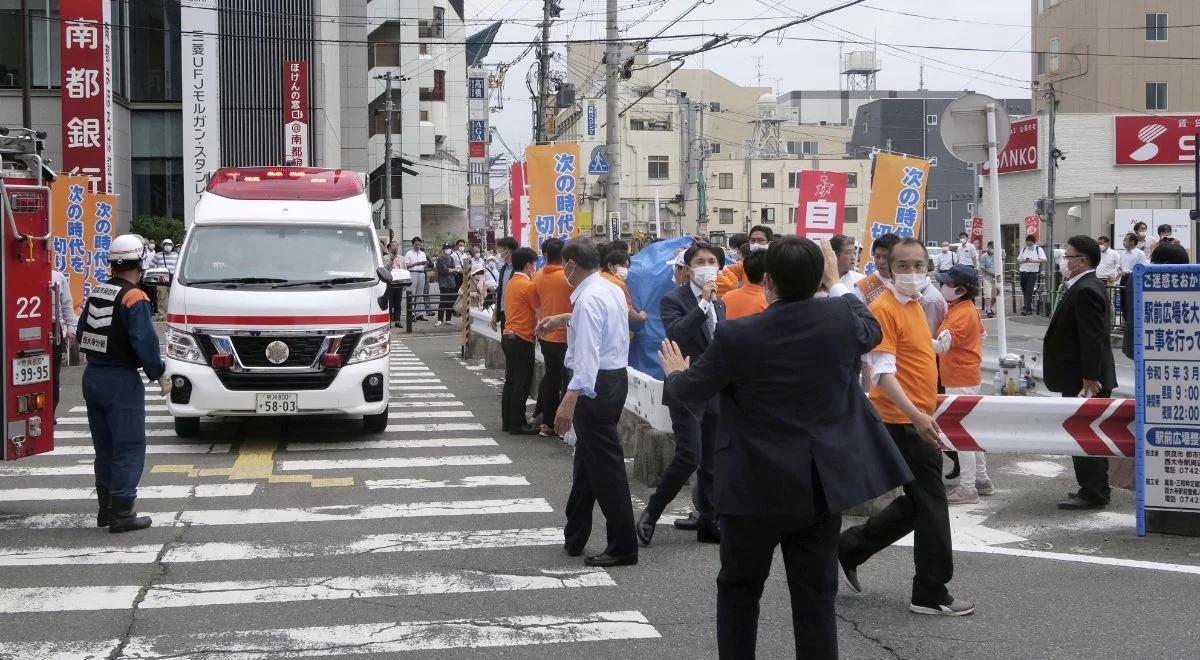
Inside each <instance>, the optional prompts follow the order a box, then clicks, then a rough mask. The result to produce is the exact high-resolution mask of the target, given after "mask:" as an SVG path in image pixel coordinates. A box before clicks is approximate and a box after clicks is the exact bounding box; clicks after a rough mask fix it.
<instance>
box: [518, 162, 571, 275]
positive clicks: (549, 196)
mask: <svg viewBox="0 0 1200 660" xmlns="http://www.w3.org/2000/svg"><path fill="white" fill-rule="evenodd" d="M525 159H526V174H527V175H528V177H529V215H530V217H531V218H532V219H533V223H532V231H531V232H530V246H531V247H532V248H533V249H534V251H535V252H537V253H538V254H539V255H540V254H541V252H542V242H544V241H545V240H546V239H548V238H558V239H561V240H563V241H567V240H570V239H571V238H574V237H576V236H579V234H580V224H579V222H578V221H577V218H576V201H577V197H576V194H577V192H576V189H575V188H576V185H577V183H578V177H579V145H578V144H550V145H537V146H532V147H529V148H527V149H526V150H525Z"/></svg>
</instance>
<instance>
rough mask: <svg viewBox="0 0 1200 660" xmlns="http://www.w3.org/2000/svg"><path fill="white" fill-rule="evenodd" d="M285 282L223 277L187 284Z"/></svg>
mask: <svg viewBox="0 0 1200 660" xmlns="http://www.w3.org/2000/svg"><path fill="white" fill-rule="evenodd" d="M286 281H287V280H281V279H279V278H278V277H224V278H221V279H216V280H188V284H274V283H276V282H286Z"/></svg>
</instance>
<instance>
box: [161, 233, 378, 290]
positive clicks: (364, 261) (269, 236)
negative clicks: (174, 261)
mask: <svg viewBox="0 0 1200 660" xmlns="http://www.w3.org/2000/svg"><path fill="white" fill-rule="evenodd" d="M375 266H376V260H375V251H374V248H373V245H372V241H371V234H370V232H369V231H367V230H365V229H354V228H348V227H332V226H296V225H288V226H276V225H218V226H207V227H204V226H201V227H194V228H193V229H192V231H191V235H190V236H189V237H188V241H187V248H186V251H185V252H184V254H183V255H182V257H181V259H180V265H179V267H180V282H181V283H182V284H185V285H188V286H201V287H241V286H249V287H260V286H262V287H279V286H280V285H288V290H304V289H307V288H316V287H321V286H325V287H328V286H338V287H354V286H371V285H372V284H374V282H375V279H376V277H375Z"/></svg>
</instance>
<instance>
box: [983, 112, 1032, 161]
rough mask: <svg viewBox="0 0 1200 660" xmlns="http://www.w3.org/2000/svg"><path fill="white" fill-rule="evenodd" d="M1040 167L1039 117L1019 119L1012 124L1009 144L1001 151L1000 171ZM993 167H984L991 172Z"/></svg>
mask: <svg viewBox="0 0 1200 660" xmlns="http://www.w3.org/2000/svg"><path fill="white" fill-rule="evenodd" d="M1037 168H1038V119H1037V117H1030V118H1029V119H1019V120H1017V121H1014V122H1012V123H1011V124H1010V128H1009V137H1008V146H1006V147H1005V148H1004V151H1001V152H1000V173H1001V174H1008V173H1010V172H1028V171H1030V170H1036V169H1037ZM990 172H991V168H989V167H984V168H983V173H984V174H989V173H990Z"/></svg>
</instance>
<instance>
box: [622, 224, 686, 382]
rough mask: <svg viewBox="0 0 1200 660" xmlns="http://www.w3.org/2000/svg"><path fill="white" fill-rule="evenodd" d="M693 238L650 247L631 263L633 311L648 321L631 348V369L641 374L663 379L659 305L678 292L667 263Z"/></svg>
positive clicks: (661, 326) (638, 329) (626, 282)
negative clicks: (660, 361)
mask: <svg viewBox="0 0 1200 660" xmlns="http://www.w3.org/2000/svg"><path fill="white" fill-rule="evenodd" d="M692 240H693V239H692V238H691V237H688V236H684V237H681V238H673V239H670V240H665V241H659V242H657V243H651V244H650V245H647V246H646V247H645V248H642V249H641V250H639V251H638V253H637V254H635V255H633V257H632V258H631V259H630V261H631V263H630V268H629V278H628V279H627V280H626V281H625V285H626V286H628V287H629V295H630V297H632V298H633V307H634V309H638V310H642V311H645V312H646V314H647V315H648V316H649V318H647V319H646V323H645V324H643V325H642V327H640V328H634V331H635V332H636V334H635V335H634V338H633V341H632V342H630V344H629V366H630V367H632V368H634V369H637V370H638V371H640V372H642V373H644V374H648V375H650V376H653V377H654V378H658V379H662V377H663V372H662V365H660V364H659V362H658V349H659V346H660V345H661V344H662V340H663V337H665V336H666V333H665V332H664V331H663V324H662V318H660V317H659V315H658V302H659V301H660V300H662V297H663V296H664V295H665V294H666V293H667V292H668V291H670V290H671V289H673V288H675V267H674V266H672V265H671V264H668V263H667V261H668V260H670V259H673V258H674V257H675V251H676V250H678V249H679V248H686V247H688V246H689V245H691V244H692Z"/></svg>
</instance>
